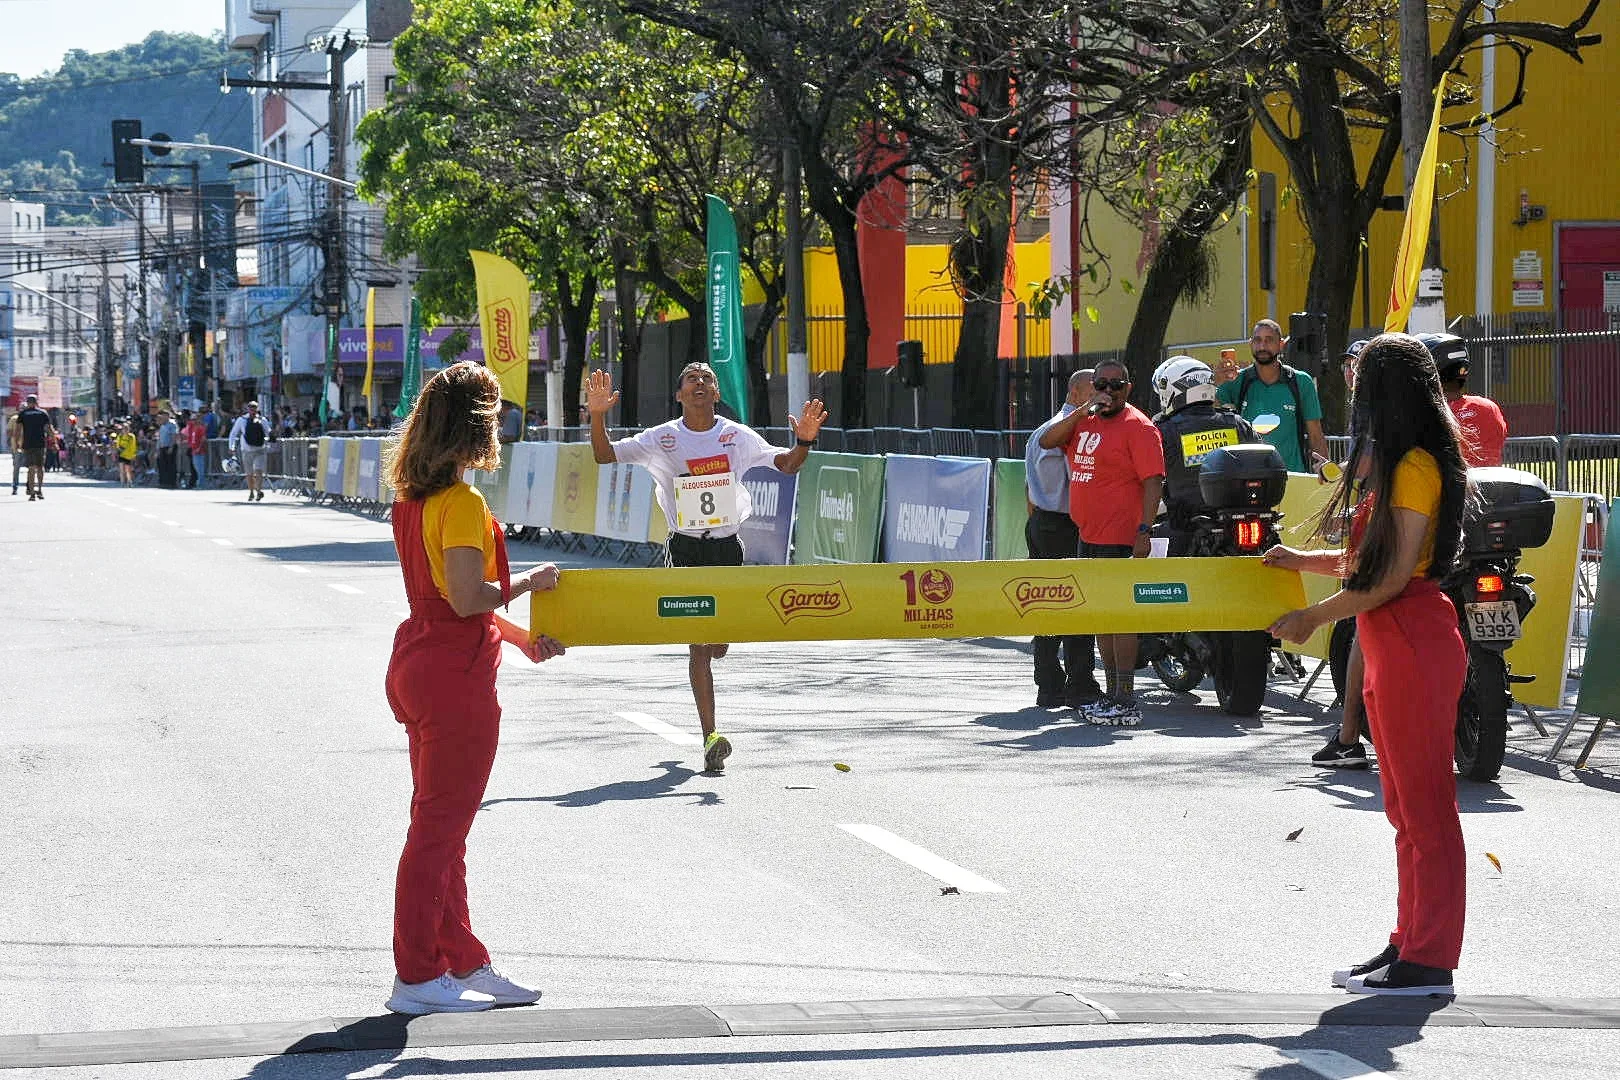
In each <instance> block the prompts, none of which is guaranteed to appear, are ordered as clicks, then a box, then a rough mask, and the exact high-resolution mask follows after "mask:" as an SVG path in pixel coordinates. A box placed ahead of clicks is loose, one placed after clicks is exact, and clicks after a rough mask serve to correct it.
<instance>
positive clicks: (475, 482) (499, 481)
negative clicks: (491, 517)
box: [463, 443, 515, 514]
mask: <svg viewBox="0 0 1620 1080" xmlns="http://www.w3.org/2000/svg"><path fill="white" fill-rule="evenodd" d="M513 445H515V444H513V443H504V444H502V446H501V464H500V467H499V468H497V469H495V470H493V471H488V472H486V471H485V470H483V469H468V470H467V474H466V476H465V477H463V479H465V480H466V481H467V483H469V484H471V485H472V486H473V487H475V488H477V489H478V493H479V494H480V495H482V496H483V497H484V502H485V504H486V505H488V507H489V512H490V513H492V514H493V513H495V512H496V511H497V510H499V509H501V508H502V507H504V506H505V505H506V487H507V485H508V484H509V483H510V482H511V477H512V447H513Z"/></svg>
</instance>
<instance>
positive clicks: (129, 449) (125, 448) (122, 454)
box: [113, 431, 137, 461]
mask: <svg viewBox="0 0 1620 1080" xmlns="http://www.w3.org/2000/svg"><path fill="white" fill-rule="evenodd" d="M113 441H114V443H116V444H117V446H118V457H119V458H120V459H121V460H123V461H134V460H135V451H136V449H137V448H136V445H135V436H133V435H131V434H129V433H128V432H127V431H126V432H125V433H124V434H122V435H120V436H118V438H116V439H114V440H113Z"/></svg>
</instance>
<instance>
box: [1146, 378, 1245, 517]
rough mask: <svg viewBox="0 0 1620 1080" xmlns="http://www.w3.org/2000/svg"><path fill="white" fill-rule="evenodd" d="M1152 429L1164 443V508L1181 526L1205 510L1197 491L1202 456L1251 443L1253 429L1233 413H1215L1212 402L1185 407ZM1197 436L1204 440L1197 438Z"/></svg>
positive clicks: (1218, 410)
mask: <svg viewBox="0 0 1620 1080" xmlns="http://www.w3.org/2000/svg"><path fill="white" fill-rule="evenodd" d="M1156 425H1157V427H1158V429H1159V436H1160V438H1161V439H1162V440H1163V441H1164V505H1165V508H1166V509H1167V510H1168V511H1169V514H1170V521H1171V523H1172V524H1177V525H1181V524H1184V523H1185V522H1186V521H1187V520H1188V519H1189V518H1191V517H1192V516H1193V515H1194V514H1198V513H1202V512H1204V511H1205V510H1207V509H1208V507H1207V506H1205V505H1204V497H1203V495H1202V494H1201V493H1200V492H1199V490H1198V473H1199V469H1200V467H1201V465H1202V463H1203V458H1204V455H1205V454H1207V453H1208V452H1209V451H1210V450H1213V449H1215V448H1216V447H1218V446H1222V445H1225V446H1235V445H1237V444H1238V443H1245V442H1253V441H1255V434H1254V427H1253V426H1252V425H1250V423H1249V422H1248V421H1247V420H1245V419H1243V417H1241V416H1238V415H1236V414H1235V413H1231V412H1228V411H1226V410H1225V409H1217V408H1216V407H1215V403H1214V402H1212V401H1200V402H1198V403H1196V404H1193V405H1188V406H1187V407H1186V408H1184V409H1181V410H1178V411H1177V412H1174V413H1171V414H1170V415H1169V416H1166V417H1163V418H1161V419H1160V420H1158V421H1156ZM1222 433H1226V434H1225V437H1224V438H1223V437H1222ZM1200 435H1206V436H1208V437H1206V438H1202V439H1200V438H1197V436H1200ZM1189 453H1190V455H1191V458H1192V460H1190V461H1189V460H1187V459H1188V456H1189Z"/></svg>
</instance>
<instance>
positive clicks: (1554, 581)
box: [1278, 473, 1586, 709]
mask: <svg viewBox="0 0 1620 1080" xmlns="http://www.w3.org/2000/svg"><path fill="white" fill-rule="evenodd" d="M1332 491H1333V487H1332V485H1329V484H1323V483H1322V482H1321V481H1320V480H1318V479H1317V478H1316V477H1315V476H1312V475H1310V474H1308V473H1289V474H1288V490H1287V493H1286V494H1285V495H1284V496H1283V501H1282V503H1281V504H1280V505H1279V506H1278V509H1279V510H1281V511H1282V512H1283V515H1284V517H1283V522H1282V528H1281V531H1282V537H1283V543H1285V544H1288V545H1290V546H1292V547H1300V548H1312V547H1317V548H1319V547H1322V546H1323V545H1322V544H1321V543H1316V542H1312V541H1311V539H1310V534H1311V531H1312V528H1313V525H1312V522H1313V521H1314V520H1315V517H1316V514H1317V511H1319V510H1320V509H1321V508H1322V507H1323V506H1324V505H1326V503H1327V500H1328V498H1329V496H1330V495H1331V494H1332ZM1553 502H1554V504H1555V507H1554V515H1553V531H1552V536H1551V537H1550V538H1549V539H1548V541H1547V542H1546V543H1545V544H1543V545H1542V546H1541V547H1539V548H1529V549H1526V551H1525V552H1524V555H1523V557H1522V558H1521V560H1520V562H1519V570H1520V572H1521V573H1525V574H1531V575H1533V576H1534V577H1535V579H1536V584H1535V586H1534V588H1535V590H1536V609H1535V610H1534V611H1532V612H1531V613H1530V614H1529V615H1528V616H1527V617H1526V618H1525V620H1524V637H1522V638H1521V639H1519V641H1518V642H1516V643H1515V644H1514V646H1513V648H1512V649H1510V650H1509V651H1508V654H1507V658H1508V662H1509V663H1510V664H1512V665H1513V674H1514V675H1516V676H1517V675H1533V676H1535V681H1534V682H1528V683H1518V684H1516V685H1515V686H1514V687H1513V697H1514V700H1516V701H1520V702H1523V703H1524V704H1526V705H1538V706H1541V707H1544V708H1549V709H1556V708H1558V707H1560V706H1561V705H1562V704H1563V688H1564V677H1565V675H1566V674H1567V671H1568V662H1569V638H1570V632H1571V629H1572V626H1573V621H1574V611H1575V573H1576V567H1577V565H1578V564H1579V561H1580V545H1581V520H1582V517H1583V515H1584V513H1585V505H1586V501H1585V498H1584V497H1583V496H1580V495H1554V496H1553ZM1338 588H1339V583H1338V581H1337V580H1336V579H1334V578H1330V577H1323V576H1321V575H1319V574H1306V575H1305V594H1306V596H1307V598H1308V599H1309V600H1310V602H1311V603H1316V602H1317V601H1318V600H1325V599H1326V598H1327V597H1329V596H1332V595H1333V594H1334V593H1335V592H1337V591H1338ZM1332 630H1333V627H1332V626H1331V625H1328V626H1324V627H1322V628H1321V629H1320V630H1318V631H1317V632H1316V633H1315V634H1314V635H1312V636H1311V639H1310V641H1308V642H1306V643H1305V644H1304V645H1290V646H1289V651H1290V652H1296V653H1300V654H1301V655H1304V656H1314V657H1317V658H1318V659H1322V658H1325V657H1326V656H1327V654H1328V635H1329V634H1331V633H1332Z"/></svg>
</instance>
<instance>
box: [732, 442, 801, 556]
mask: <svg viewBox="0 0 1620 1080" xmlns="http://www.w3.org/2000/svg"><path fill="white" fill-rule="evenodd" d="M742 482H743V487H745V488H747V489H748V498H749V500H750V501H751V502H752V503H753V504H754V511H753V513H752V514H751V515H750V516H749V517H748V519H747V520H746V521H744V522H743V523H742V526H741V527H740V528H739V529H738V530H737V531H738V534H739V535H740V536H741V537H742V543H743V552H744V555H743V559H744V561H745V562H748V563H751V564H754V565H757V566H782V565H785V564H786V563H787V561H788V549H789V547H790V545H791V542H792V539H793V499H794V496H795V495H796V494H797V493H798V490H799V478H798V477H797V476H789V475H788V474H787V473H784V472H778V471H777V470H776V469H773V468H771V467H770V466H768V465H759V466H756V467H754V468H752V469H749V470H748V471H747V472H746V473H744V474H743V478H742Z"/></svg>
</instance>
